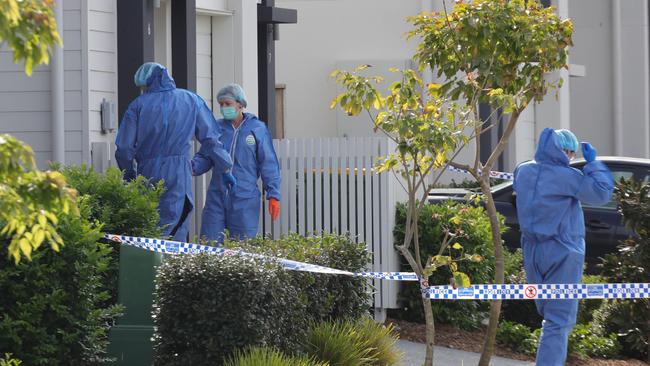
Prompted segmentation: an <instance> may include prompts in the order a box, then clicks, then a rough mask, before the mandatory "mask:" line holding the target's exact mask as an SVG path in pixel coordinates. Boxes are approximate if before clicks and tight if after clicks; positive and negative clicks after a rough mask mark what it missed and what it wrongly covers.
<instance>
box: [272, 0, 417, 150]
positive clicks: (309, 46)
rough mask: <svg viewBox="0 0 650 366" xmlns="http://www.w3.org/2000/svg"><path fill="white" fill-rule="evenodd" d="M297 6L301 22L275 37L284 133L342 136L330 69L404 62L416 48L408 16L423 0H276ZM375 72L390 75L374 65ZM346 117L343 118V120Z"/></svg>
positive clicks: (286, 5)
mask: <svg viewBox="0 0 650 366" xmlns="http://www.w3.org/2000/svg"><path fill="white" fill-rule="evenodd" d="M276 6H279V7H286V8H292V9H297V10H298V23H297V24H290V25H281V26H280V40H279V41H277V42H276V70H277V74H276V82H277V83H278V84H285V85H286V89H285V98H286V99H285V100H286V102H285V103H286V111H285V131H286V137H317V136H320V137H334V136H339V131H338V126H337V111H336V110H331V109H330V108H329V104H330V101H331V100H332V99H333V98H334V97H335V96H336V94H337V87H336V84H335V82H334V80H333V79H331V78H330V76H329V75H330V73H331V72H332V71H333V70H335V69H336V68H337V63H340V64H345V65H349V64H352V63H354V64H355V65H360V64H365V63H369V64H373V63H374V64H375V65H379V64H380V63H381V65H382V66H384V65H385V64H386V62H387V61H396V62H398V64H396V65H393V66H396V67H403V65H404V62H405V61H406V60H408V59H409V58H410V57H411V56H412V55H413V53H414V52H415V47H416V42H415V41H407V40H406V39H405V37H404V33H405V32H407V31H408V30H409V24H408V23H407V22H406V17H408V16H412V15H416V14H418V13H419V12H420V11H421V1H420V0H402V1H391V0H277V1H276ZM370 72H371V73H373V74H374V73H383V74H387V70H381V69H380V68H379V67H377V68H373V69H372V70H371V71H370ZM342 122H343V121H342Z"/></svg>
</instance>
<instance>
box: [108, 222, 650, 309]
mask: <svg viewBox="0 0 650 366" xmlns="http://www.w3.org/2000/svg"><path fill="white" fill-rule="evenodd" d="M104 238H106V239H108V240H112V241H114V242H118V243H121V244H126V245H130V246H134V247H138V248H141V249H145V250H149V251H152V252H157V253H163V254H170V255H178V254H198V253H206V254H213V255H214V254H217V255H241V256H250V257H255V258H260V259H264V260H273V261H277V262H278V263H280V265H282V266H283V267H284V268H286V269H289V270H294V271H303V272H312V273H321V274H337V275H346V276H354V277H365V278H373V279H381V280H392V281H418V277H417V275H416V274H415V273H413V272H357V273H355V272H349V271H343V270H340V269H334V268H329V267H324V266H319V265H316V264H310V263H304V262H298V261H293V260H290V259H285V258H276V257H269V256H265V255H261V254H254V253H247V252H244V251H241V250H235V249H227V248H224V247H213V246H209V245H202V244H193V243H185V242H179V241H172V240H164V239H151V238H142V237H134V236H125V235H112V234H104ZM421 287H422V293H423V296H424V297H426V298H429V299H432V300H536V299H547V300H567V299H640V298H650V283H605V284H557V285H553V284H506V285H471V286H470V287H466V288H454V287H452V286H429V285H428V284H427V283H426V281H421Z"/></svg>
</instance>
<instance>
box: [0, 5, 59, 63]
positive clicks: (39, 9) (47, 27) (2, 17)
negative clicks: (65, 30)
mask: <svg viewBox="0 0 650 366" xmlns="http://www.w3.org/2000/svg"><path fill="white" fill-rule="evenodd" d="M58 1H62V0H58ZM53 6H54V0H0V45H1V44H2V43H5V42H6V43H7V45H8V46H9V48H10V49H11V50H12V51H13V52H14V63H18V62H19V61H21V60H24V62H25V73H26V74H27V75H31V74H32V70H33V68H34V66H37V65H40V64H47V63H48V62H49V61H50V56H49V54H48V51H49V48H50V47H51V46H53V45H55V44H61V38H60V37H59V33H58V32H57V31H56V20H55V19H54V12H53V10H52V8H53Z"/></svg>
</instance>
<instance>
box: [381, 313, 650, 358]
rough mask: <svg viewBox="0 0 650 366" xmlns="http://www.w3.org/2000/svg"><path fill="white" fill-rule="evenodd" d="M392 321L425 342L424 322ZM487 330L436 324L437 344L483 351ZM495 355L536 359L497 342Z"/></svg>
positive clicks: (402, 333)
mask: <svg viewBox="0 0 650 366" xmlns="http://www.w3.org/2000/svg"><path fill="white" fill-rule="evenodd" d="M389 323H392V324H394V325H395V329H396V330H397V332H398V333H399V335H400V338H401V339H406V340H408V341H412V342H419V343H424V341H425V326H424V324H418V323H412V322H407V321H405V320H396V319H388V320H386V324H389ZM484 335H485V331H484V330H476V331H467V330H462V329H458V328H456V327H454V326H452V325H449V324H436V346H442V347H447V348H453V349H458V350H462V351H468V352H475V353H481V348H482V347H483V339H484ZM495 355H496V356H499V357H504V358H509V359H513V360H521V361H531V362H533V361H535V358H534V357H532V356H529V355H525V354H523V353H519V352H515V351H513V350H511V349H509V348H508V347H505V346H501V345H499V344H497V346H496V351H495ZM567 365H568V366H648V365H649V364H647V363H645V362H643V361H639V360H634V359H630V360H602V359H596V358H590V359H586V360H581V359H577V358H569V360H568V361H567Z"/></svg>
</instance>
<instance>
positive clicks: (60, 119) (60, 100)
mask: <svg viewBox="0 0 650 366" xmlns="http://www.w3.org/2000/svg"><path fill="white" fill-rule="evenodd" d="M54 16H55V17H56V26H57V30H58V32H59V35H60V36H61V38H63V1H55V2H54ZM51 62H52V66H51V69H50V70H51V71H50V73H51V82H50V83H51V88H52V91H51V96H52V161H54V162H57V163H63V164H65V118H64V111H65V105H64V95H65V87H64V72H63V67H64V61H63V48H62V47H61V46H59V45H55V46H54V49H53V52H52V57H51Z"/></svg>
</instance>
